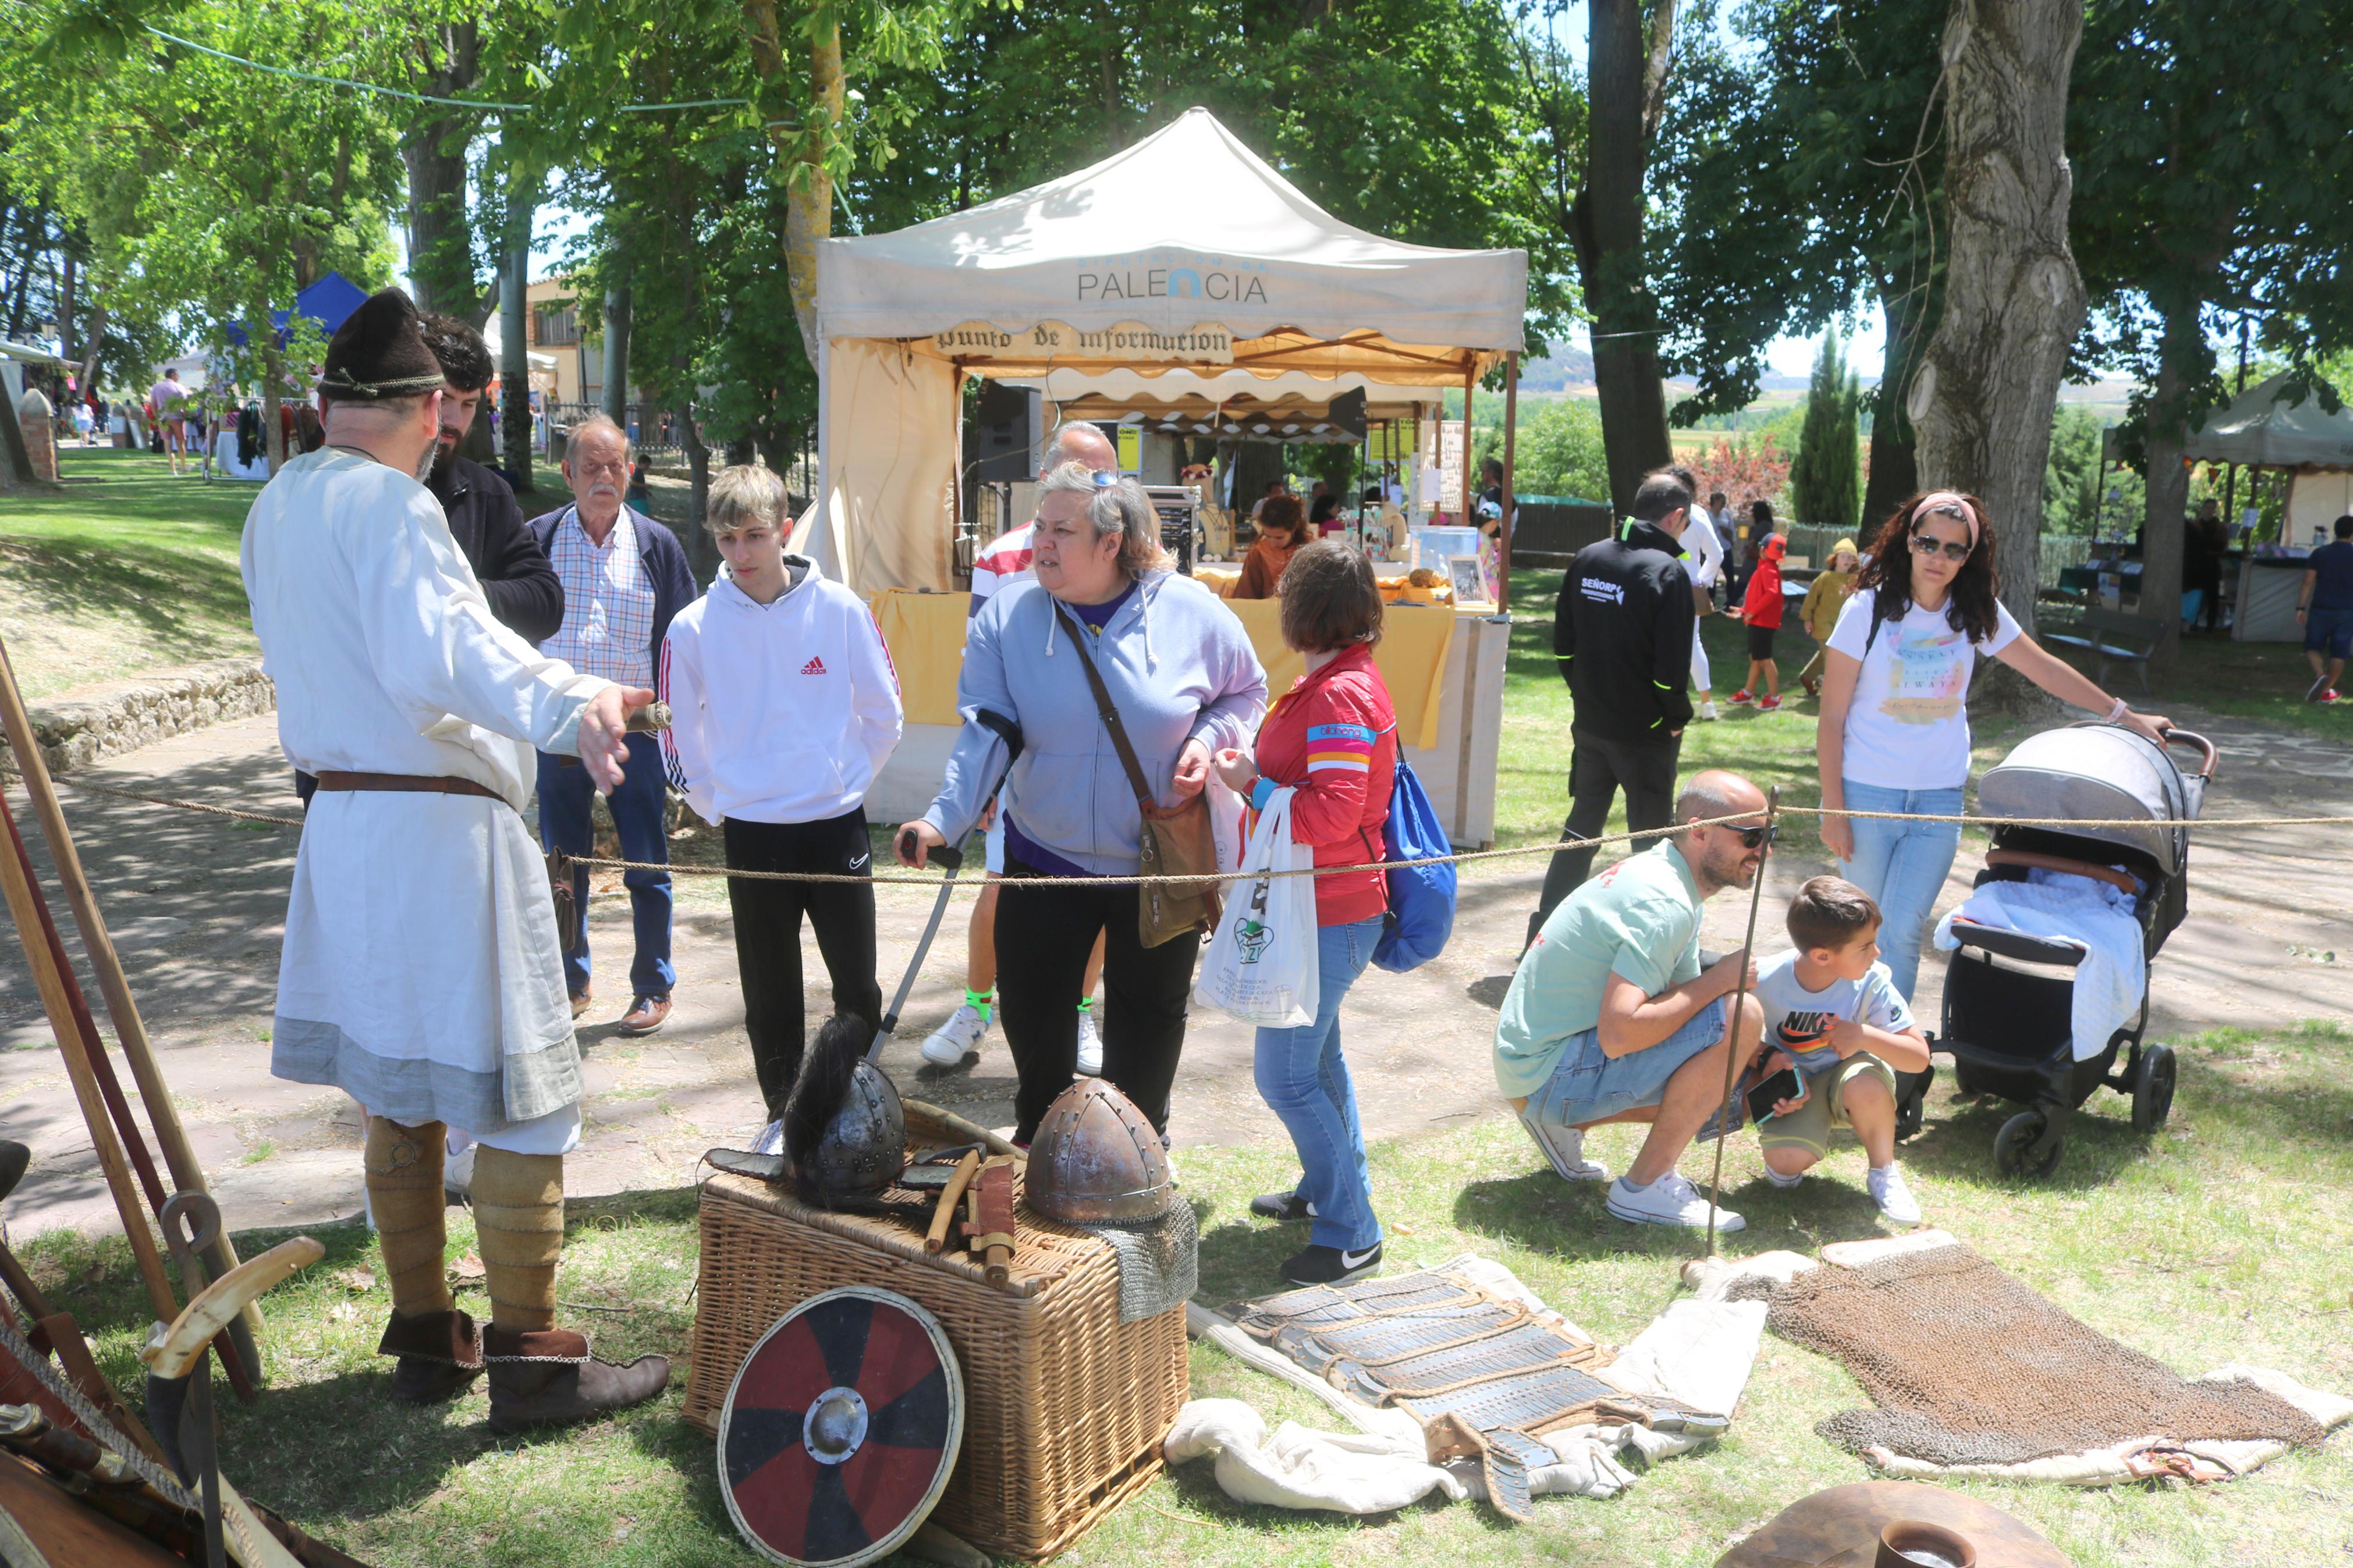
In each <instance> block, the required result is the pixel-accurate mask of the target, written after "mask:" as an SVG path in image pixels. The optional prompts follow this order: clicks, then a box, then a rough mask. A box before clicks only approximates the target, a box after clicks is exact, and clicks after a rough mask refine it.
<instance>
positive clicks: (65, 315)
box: [58, 252, 81, 360]
mask: <svg viewBox="0 0 2353 1568" xmlns="http://www.w3.org/2000/svg"><path fill="white" fill-rule="evenodd" d="M58 259H59V260H60V261H61V262H62V263H63V269H62V273H61V275H60V277H59V279H58V358H59V359H61V360H77V359H79V358H80V357H81V356H80V355H79V354H78V353H74V295H75V293H76V292H77V289H76V285H78V284H79V282H80V281H81V279H79V277H78V276H77V274H78V273H79V271H80V270H81V269H80V268H78V267H76V266H75V265H74V258H73V256H72V254H71V253H70V252H69V253H68V254H66V255H64V256H62V257H60V258H58Z"/></svg>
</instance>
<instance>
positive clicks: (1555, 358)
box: [1520, 344, 1593, 392]
mask: <svg viewBox="0 0 2353 1568" xmlns="http://www.w3.org/2000/svg"><path fill="white" fill-rule="evenodd" d="M1592 384H1593V356H1592V355H1591V354H1589V353H1585V352H1584V351H1583V350H1581V349H1573V348H1569V347H1567V345H1566V344H1564V345H1562V346H1561V347H1559V348H1556V349H1555V350H1553V351H1552V353H1548V354H1546V356H1545V357H1544V358H1542V359H1532V360H1523V361H1522V362H1521V363H1520V390H1521V391H1522V392H1574V391H1577V390H1578V389H1580V388H1583V387H1588V386H1591V385H1592Z"/></svg>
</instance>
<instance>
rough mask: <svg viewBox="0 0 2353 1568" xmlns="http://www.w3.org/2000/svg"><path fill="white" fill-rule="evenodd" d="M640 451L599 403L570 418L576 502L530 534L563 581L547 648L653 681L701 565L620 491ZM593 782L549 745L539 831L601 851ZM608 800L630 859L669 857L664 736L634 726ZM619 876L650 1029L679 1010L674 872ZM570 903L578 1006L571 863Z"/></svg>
mask: <svg viewBox="0 0 2353 1568" xmlns="http://www.w3.org/2000/svg"><path fill="white" fill-rule="evenodd" d="M632 456H633V454H632V452H631V451H630V447H629V438H628V436H627V435H626V434H624V433H623V431H622V430H621V427H620V426H617V425H616V424H614V423H613V422H612V421H611V420H610V419H607V417H605V416H603V415H601V414H599V415H596V416H592V417H590V418H587V419H584V420H582V421H581V422H580V423H579V424H577V425H575V426H573V427H572V436H571V440H570V442H569V444H568V445H567V447H565V458H564V480H565V484H567V485H569V486H571V487H572V504H571V505H570V506H567V507H564V508H561V509H559V510H555V511H551V512H548V513H546V514H545V515H544V516H542V517H536V518H533V520H532V522H531V531H532V536H533V538H535V539H537V540H538V541H539V546H540V548H541V549H542V550H543V551H545V552H547V558H548V560H550V561H551V562H553V563H554V565H555V574H556V576H557V577H558V578H559V579H561V580H562V582H563V584H564V626H563V628H562V629H561V630H559V631H558V632H557V633H556V634H555V635H554V637H549V638H548V639H547V640H546V641H544V642H543V643H541V644H540V645H539V648H540V651H541V652H542V653H543V654H546V655H547V656H548V657H550V658H560V659H562V660H564V661H565V663H566V664H569V665H570V666H572V668H575V669H577V670H580V671H582V672H584V673H586V674H589V675H601V676H603V677H604V678H605V679H607V680H617V681H619V682H620V683H621V684H622V685H624V686H629V687H651V686H653V685H654V684H655V675H656V669H657V666H658V665H659V661H660V658H661V648H662V634H664V633H665V632H667V631H669V630H670V617H671V616H675V615H676V614H678V612H679V611H681V610H682V609H684V608H685V607H686V606H687V605H691V604H692V603H693V602H694V598H695V587H694V574H693V573H692V572H691V571H689V570H688V568H687V564H686V551H685V550H684V549H683V548H682V547H681V545H680V544H679V542H678V536H677V535H676V534H674V533H672V532H670V530H669V529H667V528H664V527H663V526H662V525H661V524H660V523H659V522H656V521H654V520H653V519H651V518H649V517H648V516H646V515H645V514H644V513H643V512H640V511H637V510H633V509H632V508H630V507H629V506H628V505H626V504H625V503H624V502H623V501H622V499H621V496H622V491H623V490H624V489H626V488H627V487H628V482H629V460H630V458H631V457H632ZM595 793H596V785H595V784H594V782H593V781H592V780H591V779H590V778H589V777H588V774H587V772H586V770H585V769H583V768H582V767H580V766H579V765H578V764H577V763H575V762H574V761H573V759H571V758H569V757H558V756H553V755H550V754H549V753H547V752H541V753H540V757H539V831H540V837H543V839H545V840H546V842H547V847H549V848H551V849H562V850H564V851H565V852H566V853H568V854H573V855H587V854H589V853H591V852H592V851H591V849H590V847H589V833H590V829H589V825H588V806H589V802H590V799H591V798H592V796H593V795H595ZM664 804H665V803H664V792H663V788H662V762H661V749H660V745H659V737H657V736H654V735H649V734H634V735H631V736H630V737H629V758H628V767H627V770H626V776H625V777H624V778H623V780H622V782H621V785H620V787H619V788H617V789H616V790H614V791H613V792H612V794H611V795H608V796H607V805H608V806H609V807H610V809H611V811H612V813H613V826H614V827H615V829H617V831H618V833H619V834H620V838H621V858H623V859H625V860H643V861H660V862H666V861H668V860H669V858H670V837H669V835H668V834H667V833H666V832H665V831H664V829H663V820H662V812H663V806H664ZM621 881H622V884H623V886H625V887H627V888H628V890H629V908H630V911H631V913H632V916H633V917H634V922H635V925H636V934H637V953H636V956H635V958H634V959H633V960H632V962H631V963H630V967H629V993H630V996H629V1008H628V1012H627V1013H625V1014H623V1015H622V1016H621V1032H622V1033H623V1034H625V1035H649V1034H651V1033H652V1032H653V1031H654V1030H656V1029H659V1028H660V1027H661V1026H662V1022H663V1020H665V1019H667V1018H668V1017H669V1016H670V987H671V986H672V985H673V984H675V983H676V982H677V979H678V972H677V971H676V970H675V969H674V968H673V967H671V964H670V873H669V872H667V871H627V872H624V873H622V877H621ZM572 904H573V910H574V911H575V913H574V917H573V918H574V919H575V920H577V921H579V922H580V931H579V941H578V942H577V944H576V945H575V947H574V949H573V951H572V952H567V953H565V956H564V979H565V988H566V989H567V990H569V991H570V992H571V994H572V1016H574V1017H575V1018H576V1017H578V1016H580V1015H581V1014H582V1013H584V1012H586V1010H587V1008H588V1005H589V1001H590V989H589V982H588V934H587V933H588V874H587V873H586V871H575V872H574V873H573V879H572Z"/></svg>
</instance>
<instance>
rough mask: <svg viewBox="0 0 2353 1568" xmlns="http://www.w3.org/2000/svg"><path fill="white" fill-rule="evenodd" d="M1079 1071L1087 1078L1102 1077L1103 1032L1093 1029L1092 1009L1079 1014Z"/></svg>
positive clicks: (1093, 1012) (1085, 1009)
mask: <svg viewBox="0 0 2353 1568" xmlns="http://www.w3.org/2000/svg"><path fill="white" fill-rule="evenodd" d="M1079 1071H1080V1073H1081V1074H1082V1076H1084V1077H1087V1078H1101V1077H1103V1031H1101V1030H1100V1029H1098V1028H1096V1027H1095V1010H1094V1009H1093V1008H1092V1007H1085V1008H1082V1009H1081V1010H1080V1012H1079Z"/></svg>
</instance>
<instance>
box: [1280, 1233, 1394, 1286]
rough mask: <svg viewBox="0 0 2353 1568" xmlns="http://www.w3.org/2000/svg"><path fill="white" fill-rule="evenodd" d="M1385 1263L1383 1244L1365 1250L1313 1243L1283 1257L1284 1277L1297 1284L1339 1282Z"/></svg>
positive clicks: (1341, 1282)
mask: <svg viewBox="0 0 2353 1568" xmlns="http://www.w3.org/2000/svg"><path fill="white" fill-rule="evenodd" d="M1380 1266H1381V1244H1380V1243H1379V1242H1375V1243H1373V1245H1372V1246H1371V1247H1367V1248H1366V1249H1365V1250H1364V1251H1362V1252H1349V1251H1346V1250H1345V1249H1343V1248H1341V1247H1309V1248H1308V1249H1307V1250H1306V1251H1304V1252H1298V1253H1293V1255H1292V1256H1291V1257H1289V1258H1284V1259H1283V1260H1282V1277H1283V1279H1285V1280H1287V1281H1289V1282H1290V1283H1291V1284H1293V1285H1339V1284H1343V1283H1345V1282H1346V1281H1348V1280H1350V1279H1356V1278H1357V1277H1358V1276H1359V1275H1364V1274H1370V1273H1371V1272H1372V1271H1373V1270H1374V1269H1376V1268H1379V1267H1380Z"/></svg>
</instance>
